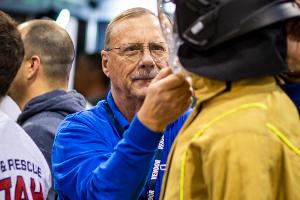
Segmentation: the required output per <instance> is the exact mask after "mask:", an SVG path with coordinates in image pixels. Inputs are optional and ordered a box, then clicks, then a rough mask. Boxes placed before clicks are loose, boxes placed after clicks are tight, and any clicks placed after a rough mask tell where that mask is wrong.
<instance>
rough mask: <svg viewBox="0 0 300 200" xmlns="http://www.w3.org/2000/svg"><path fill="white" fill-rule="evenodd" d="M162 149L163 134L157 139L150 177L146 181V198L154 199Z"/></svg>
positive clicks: (148, 199)
mask: <svg viewBox="0 0 300 200" xmlns="http://www.w3.org/2000/svg"><path fill="white" fill-rule="evenodd" d="M163 151H164V136H162V138H161V139H160V141H159V144H158V147H157V150H156V153H155V157H154V163H153V169H152V173H151V178H150V180H149V181H148V184H147V185H148V187H147V200H154V199H155V185H156V182H157V178H158V173H159V171H160V166H161V160H162V155H163Z"/></svg>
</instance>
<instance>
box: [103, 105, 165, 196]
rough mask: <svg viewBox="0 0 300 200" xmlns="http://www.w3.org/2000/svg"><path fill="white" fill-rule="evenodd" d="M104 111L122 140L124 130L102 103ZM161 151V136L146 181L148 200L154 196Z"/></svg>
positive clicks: (109, 109)
mask: <svg viewBox="0 0 300 200" xmlns="http://www.w3.org/2000/svg"><path fill="white" fill-rule="evenodd" d="M104 109H105V110H106V112H107V114H108V117H109V119H110V121H111V123H112V125H113V126H114V127H115V128H116V129H117V132H118V134H119V136H120V137H121V138H123V133H124V131H125V130H124V129H123V128H122V126H121V125H120V123H119V122H118V120H117V119H116V117H115V115H114V113H113V111H112V110H111V108H110V106H109V104H108V102H107V101H104ZM163 150H164V136H162V138H161V139H160V141H159V144H158V147H157V150H156V153H155V157H154V163H153V169H152V173H151V177H150V180H149V181H148V184H147V185H148V187H147V199H148V200H152V199H154V197H155V196H154V194H155V185H156V181H157V178H158V173H159V171H160V167H161V160H162V156H163Z"/></svg>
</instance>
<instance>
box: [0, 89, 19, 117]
mask: <svg viewBox="0 0 300 200" xmlns="http://www.w3.org/2000/svg"><path fill="white" fill-rule="evenodd" d="M0 110H2V112H4V113H5V114H7V116H9V117H10V118H11V119H12V120H14V121H17V119H18V116H19V115H20V114H21V110H20V108H19V106H18V105H17V104H16V102H15V101H14V100H12V98H11V97H10V96H7V95H6V96H4V97H3V98H2V99H0Z"/></svg>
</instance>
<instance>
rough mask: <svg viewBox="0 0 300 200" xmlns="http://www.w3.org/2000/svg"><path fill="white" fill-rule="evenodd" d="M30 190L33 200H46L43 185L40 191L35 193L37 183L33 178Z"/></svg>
mask: <svg viewBox="0 0 300 200" xmlns="http://www.w3.org/2000/svg"><path fill="white" fill-rule="evenodd" d="M30 190H31V194H32V199H33V200H43V199H44V196H43V187H42V184H41V183H40V191H39V192H35V181H34V179H33V178H31V179H30Z"/></svg>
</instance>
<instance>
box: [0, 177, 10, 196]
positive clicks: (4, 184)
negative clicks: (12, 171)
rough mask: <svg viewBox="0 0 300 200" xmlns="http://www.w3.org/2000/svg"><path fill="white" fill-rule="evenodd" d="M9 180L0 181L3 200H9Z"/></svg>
mask: <svg viewBox="0 0 300 200" xmlns="http://www.w3.org/2000/svg"><path fill="white" fill-rule="evenodd" d="M10 188H11V179H10V178H6V179H2V180H0V191H1V190H4V191H5V200H10Z"/></svg>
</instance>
